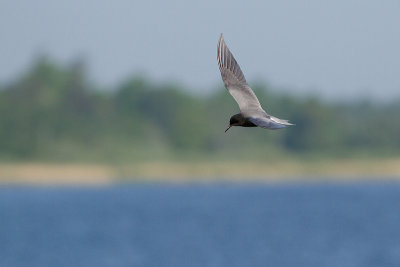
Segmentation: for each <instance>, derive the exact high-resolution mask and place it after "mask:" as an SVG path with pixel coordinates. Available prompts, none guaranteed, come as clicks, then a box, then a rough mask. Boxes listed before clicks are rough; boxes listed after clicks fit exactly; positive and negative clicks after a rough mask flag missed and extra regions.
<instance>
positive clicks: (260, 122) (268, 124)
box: [248, 115, 294, 130]
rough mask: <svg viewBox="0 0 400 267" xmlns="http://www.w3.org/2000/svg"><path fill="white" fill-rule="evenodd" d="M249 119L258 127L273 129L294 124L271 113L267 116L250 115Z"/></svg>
mask: <svg viewBox="0 0 400 267" xmlns="http://www.w3.org/2000/svg"><path fill="white" fill-rule="evenodd" d="M248 120H249V121H251V122H252V123H254V124H255V125H257V126H258V127H261V128H266V129H271V130H275V129H281V128H285V127H286V126H288V125H294V124H291V123H290V122H289V121H287V120H282V119H278V118H275V117H273V116H269V115H268V116H267V117H248Z"/></svg>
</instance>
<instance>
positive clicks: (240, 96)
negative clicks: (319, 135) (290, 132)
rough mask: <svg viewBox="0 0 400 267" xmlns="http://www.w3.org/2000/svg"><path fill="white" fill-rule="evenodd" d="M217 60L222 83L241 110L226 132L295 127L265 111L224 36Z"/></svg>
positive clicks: (220, 39) (219, 43) (219, 44)
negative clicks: (233, 127)
mask: <svg viewBox="0 0 400 267" xmlns="http://www.w3.org/2000/svg"><path fill="white" fill-rule="evenodd" d="M217 58H218V65H219V69H220V71H221V76H222V81H223V82H224V84H225V87H226V89H228V91H229V93H230V94H231V95H232V97H233V98H234V99H235V101H236V102H237V104H238V105H239V109H240V113H239V114H236V115H233V116H232V117H231V119H230V121H229V127H228V128H227V129H226V130H225V132H226V131H227V130H228V129H229V128H230V127H232V126H243V127H256V126H259V127H262V128H266V129H272V130H274V129H280V128H284V127H286V126H287V125H293V124H291V123H289V122H288V121H287V120H282V119H278V118H275V117H273V116H271V115H269V114H268V113H267V112H265V111H264V109H263V108H262V107H261V104H260V101H258V98H257V96H256V94H255V93H254V92H253V90H252V89H251V88H250V86H249V85H248V84H247V82H246V78H245V77H244V75H243V72H242V70H241V69H240V67H239V64H238V63H237V62H236V60H235V58H234V57H233V55H232V53H231V51H229V49H228V47H227V46H226V44H225V41H224V38H223V36H222V34H221V36H220V37H219V41H218V48H217Z"/></svg>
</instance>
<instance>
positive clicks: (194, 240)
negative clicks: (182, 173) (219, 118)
mask: <svg viewBox="0 0 400 267" xmlns="http://www.w3.org/2000/svg"><path fill="white" fill-rule="evenodd" d="M0 266H173V267H179V266H185V267H186V266H229V267H230V266H280V267H282V266H297V267H298V266H307V267H309V266H340V267H346V266H352V267H354V266H360V267H361V266H362V267H367V266H379V267H382V266H400V184H399V183H372V182H371V183H354V184H303V185H302V184H285V185H265V184H218V185H193V184H191V185H162V184H159V185H136V184H134V185H118V186H110V187H99V188H73V187H58V188H57V187H44V188H40V187H14V186H2V187H0Z"/></svg>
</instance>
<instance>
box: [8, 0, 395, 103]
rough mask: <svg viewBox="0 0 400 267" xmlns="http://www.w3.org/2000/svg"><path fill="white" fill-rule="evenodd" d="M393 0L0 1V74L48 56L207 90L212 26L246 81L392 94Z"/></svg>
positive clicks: (11, 74)
mask: <svg viewBox="0 0 400 267" xmlns="http://www.w3.org/2000/svg"><path fill="white" fill-rule="evenodd" d="M399 14H400V1H397V0H385V1H376V0H363V1H361V0H360V1H356V0H336V1H321V0H309V1H305V0H304V1H303V0H299V1H294V0H293V1H288V0H282V1H266V0H264V1H263V0H260V1H234V0H221V1H217V0H202V1H188V0H171V1H167V0H154V1H151V0H149V1H135V0H115V1H109V0H85V1H81V0H79V1H78V0H68V1H54V0H35V1H32V0H2V1H1V8H0V59H1V60H0V82H1V83H4V82H8V81H12V80H13V79H15V78H16V77H18V75H20V74H21V73H22V72H23V71H24V70H26V69H27V67H28V66H29V64H31V63H32V62H33V60H34V59H35V57H36V56H37V55H38V54H47V55H49V56H50V57H51V58H53V59H54V60H56V61H57V62H61V63H63V64H68V62H72V61H73V60H74V59H77V58H83V59H84V60H85V62H86V63H87V65H88V69H89V75H90V78H91V79H92V80H93V81H95V82H96V83H99V84H101V85H102V86H104V87H110V88H111V87H113V86H116V85H118V84H119V83H121V82H123V81H124V79H127V78H128V77H130V75H132V74H141V75H146V76H147V77H149V78H151V79H154V80H155V82H157V83H163V82H177V83H180V84H182V85H183V86H184V87H185V88H188V90H194V91H196V92H210V91H212V90H216V88H218V86H222V85H223V84H222V81H221V77H220V73H219V70H218V65H217V59H216V47H217V41H218V37H219V34H220V33H223V34H224V38H225V41H226V43H227V45H228V47H229V48H230V50H231V51H232V53H233V55H234V56H235V58H236V59H237V61H238V63H239V65H240V66H241V68H242V70H243V72H244V74H245V76H246V78H247V81H248V82H249V84H250V86H251V85H252V84H255V83H258V82H265V83H267V84H269V85H270V86H271V87H273V88H275V89H276V90H281V91H284V92H285V93H289V94H295V95H315V96H319V97H323V98H327V99H335V100H336V99H338V100H346V99H359V98H374V99H379V100H390V99H393V98H400V51H399V49H400V15H399Z"/></svg>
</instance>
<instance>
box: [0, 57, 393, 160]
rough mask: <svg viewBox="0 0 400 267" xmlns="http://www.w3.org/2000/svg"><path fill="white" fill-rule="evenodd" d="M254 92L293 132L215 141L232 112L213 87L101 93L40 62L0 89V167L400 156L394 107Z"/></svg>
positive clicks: (81, 75)
mask: <svg viewBox="0 0 400 267" xmlns="http://www.w3.org/2000/svg"><path fill="white" fill-rule="evenodd" d="M253 88H254V89H255V91H256V94H257V95H258V96H259V99H260V101H261V103H262V104H263V106H264V108H265V109H266V111H267V112H270V113H271V114H273V115H275V116H277V117H279V118H284V119H289V120H290V121H291V122H293V123H295V124H296V126H293V127H289V128H285V129H282V130H278V131H267V130H264V129H260V128H247V129H246V128H239V127H235V128H232V129H231V130H229V131H228V132H227V133H224V130H225V128H226V126H227V125H228V122H229V118H230V116H231V115H233V114H235V113H237V112H238V107H237V105H236V103H235V102H234V100H233V99H232V97H231V96H230V95H229V94H228V92H227V91H226V90H225V89H224V88H223V87H222V82H221V85H220V87H219V88H215V90H214V91H213V92H214V93H212V94H211V95H210V94H208V95H204V94H197V93H195V92H194V93H193V92H192V91H191V90H187V89H186V88H181V87H180V86H179V85H176V84H155V83H152V82H151V81H150V80H149V79H146V78H143V77H132V79H130V80H127V81H125V82H123V83H122V84H120V85H119V86H117V88H107V90H106V89H104V88H97V86H95V85H94V84H93V83H90V82H89V81H88V77H87V74H86V70H85V65H84V64H83V63H82V62H79V61H78V62H75V63H74V64H71V65H70V66H62V65H59V64H55V63H54V62H52V61H50V60H49V59H48V58H46V57H41V58H39V59H37V60H36V61H35V62H34V64H33V65H32V66H31V67H30V68H29V69H28V70H27V72H26V73H24V74H22V75H21V76H20V77H19V78H18V79H16V80H14V81H12V82H8V83H7V84H3V85H2V86H1V88H0V159H2V160H72V161H79V160H107V161H120V160H131V159H157V160H164V159H169V158H174V157H176V158H187V157H209V158H214V157H220V158H222V157H225V158H228V159H229V158H234V157H235V158H236V157H237V158H240V157H246V158H249V156H250V155H252V156H251V157H261V158H269V157H274V156H278V155H288V154H296V155H331V156H335V155H340V156H343V155H349V156H354V155H367V156H381V155H399V154H400V119H399V118H398V117H399V115H400V101H393V102H391V103H389V104H374V103H369V102H367V101H359V102H356V103H348V102H347V103H342V104H340V103H336V104H333V103H326V102H323V101H321V100H319V99H317V98H311V97H303V98H301V97H300V98H299V97H293V96H290V95H284V94H281V93H278V92H276V91H274V90H271V89H270V88H268V87H266V86H265V85H256V86H253Z"/></svg>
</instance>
